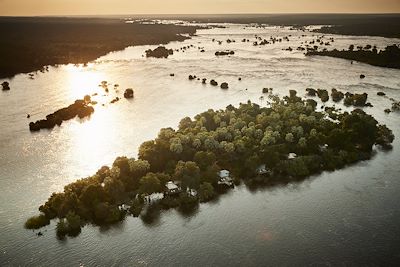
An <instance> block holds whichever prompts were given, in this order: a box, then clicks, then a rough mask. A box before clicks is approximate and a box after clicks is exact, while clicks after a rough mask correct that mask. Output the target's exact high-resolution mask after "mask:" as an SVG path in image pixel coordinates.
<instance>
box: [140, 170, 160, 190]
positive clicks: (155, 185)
mask: <svg viewBox="0 0 400 267" xmlns="http://www.w3.org/2000/svg"><path fill="white" fill-rule="evenodd" d="M161 189H162V185H161V183H160V180H159V179H158V177H157V175H156V174H155V173H152V172H149V173H148V174H146V175H145V176H143V177H142V178H141V179H140V188H139V191H140V192H141V193H143V194H147V195H151V194H152V193H155V192H159V191H161Z"/></svg>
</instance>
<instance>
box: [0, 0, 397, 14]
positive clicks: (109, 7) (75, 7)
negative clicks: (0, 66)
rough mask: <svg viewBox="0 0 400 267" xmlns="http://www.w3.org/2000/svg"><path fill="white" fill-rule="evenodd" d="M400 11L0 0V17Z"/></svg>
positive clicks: (324, 3)
mask: <svg viewBox="0 0 400 267" xmlns="http://www.w3.org/2000/svg"><path fill="white" fill-rule="evenodd" d="M226 13H400V0H291V1H289V0H286V1H285V0H0V15H1V16H7V15H12V16H19V15H26V16H32V15H36V16H38V15H103V14H104V15H108V14H226Z"/></svg>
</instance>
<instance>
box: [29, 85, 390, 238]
mask: <svg viewBox="0 0 400 267" xmlns="http://www.w3.org/2000/svg"><path fill="white" fill-rule="evenodd" d="M269 101H270V103H269V105H268V107H261V106H259V105H257V104H254V103H251V102H250V101H249V102H248V103H244V104H241V105H240V106H239V107H234V106H231V105H230V106H228V107H226V109H224V110H218V111H214V110H208V111H206V112H203V113H201V114H198V115H197V116H195V118H194V120H193V119H191V118H189V117H186V118H184V119H182V120H181V121H180V124H179V128H178V129H177V130H174V129H172V128H166V129H161V131H160V132H159V135H158V137H157V138H156V139H155V140H151V141H147V142H144V143H143V144H142V145H141V146H140V149H139V157H138V159H133V158H127V157H118V158H117V159H116V160H115V161H114V163H113V164H112V166H111V167H107V166H103V167H101V168H100V169H99V170H98V172H97V173H96V174H94V175H93V176H90V177H87V178H83V179H80V180H78V181H76V182H74V183H71V184H69V185H67V186H65V188H64V192H61V193H53V194H52V195H51V196H50V198H49V199H48V200H47V202H46V203H44V204H43V205H42V206H40V207H39V211H40V215H38V216H35V217H32V218H30V219H28V220H27V222H26V224H25V227H26V228H29V229H38V228H41V227H43V226H45V225H47V224H49V223H50V220H52V219H58V223H57V234H58V236H59V237H60V238H63V237H64V236H65V235H71V236H74V235H77V234H79V233H80V231H81V227H82V226H84V225H85V224H87V223H91V224H95V225H107V224H113V223H116V222H119V221H121V220H122V219H123V218H125V216H126V215H127V214H132V215H133V216H139V215H141V216H142V218H146V213H148V212H149V211H151V210H152V209H154V208H156V209H160V208H162V209H168V208H173V207H177V208H179V209H190V208H192V207H195V206H196V205H198V203H199V202H206V201H209V200H212V199H213V198H214V197H216V196H217V195H218V194H222V193H224V192H226V191H227V190H229V188H230V187H232V186H234V184H239V183H241V182H244V183H246V184H248V185H249V186H268V185H271V184H277V183H278V184H279V183H283V184H286V183H289V182H291V181H295V180H302V179H305V178H306V177H308V176H310V175H312V174H317V173H320V172H322V171H325V170H329V171H332V170H335V169H340V168H344V167H345V166H347V165H350V164H354V163H356V162H359V161H361V160H368V159H369V158H370V157H371V155H372V151H373V148H374V146H382V147H383V148H390V146H391V143H392V142H393V140H394V136H393V134H392V131H391V130H390V129H388V128H387V127H386V126H385V125H380V124H378V122H377V121H376V120H375V119H374V118H373V117H372V116H371V115H368V114H366V113H365V112H364V111H363V110H361V109H355V110H353V111H352V112H350V113H348V112H344V113H342V112H339V111H338V110H336V109H335V108H329V109H327V111H326V112H323V111H317V108H316V107H317V102H316V101H315V100H313V99H306V100H305V99H301V98H300V97H298V96H297V94H296V91H293V90H292V91H290V96H287V97H284V98H283V99H280V98H279V97H277V96H274V95H269ZM160 195H161V197H158V198H157V199H156V201H153V200H154V198H153V197H154V196H160Z"/></svg>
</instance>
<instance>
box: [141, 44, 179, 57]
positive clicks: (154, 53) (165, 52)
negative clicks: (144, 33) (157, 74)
mask: <svg viewBox="0 0 400 267" xmlns="http://www.w3.org/2000/svg"><path fill="white" fill-rule="evenodd" d="M173 54H174V50H172V49H167V48H165V47H164V46H159V47H157V48H156V49H154V50H151V49H148V50H146V57H155V58H167V57H168V56H170V55H173Z"/></svg>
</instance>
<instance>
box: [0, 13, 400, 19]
mask: <svg viewBox="0 0 400 267" xmlns="http://www.w3.org/2000/svg"><path fill="white" fill-rule="evenodd" d="M221 15H222V16H229V15H233V16H234V15H244V16H246V15H248V16H250V15H253V16H254V15H399V16H400V12H378V13H373V12H371V13H369V12H368V13H366V12H310V13H304V12H274V13H252V12H241V13H136V14H40V15H0V17H10V18H11V17H13V18H15V17H26V18H28V17H32V18H35V17H36V18H37V17H103V16H221Z"/></svg>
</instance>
